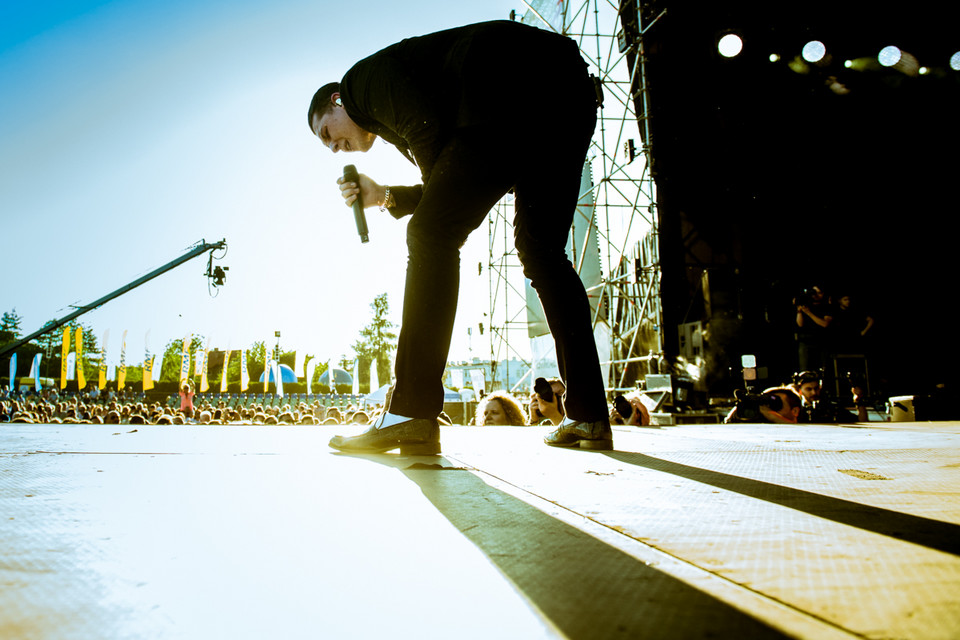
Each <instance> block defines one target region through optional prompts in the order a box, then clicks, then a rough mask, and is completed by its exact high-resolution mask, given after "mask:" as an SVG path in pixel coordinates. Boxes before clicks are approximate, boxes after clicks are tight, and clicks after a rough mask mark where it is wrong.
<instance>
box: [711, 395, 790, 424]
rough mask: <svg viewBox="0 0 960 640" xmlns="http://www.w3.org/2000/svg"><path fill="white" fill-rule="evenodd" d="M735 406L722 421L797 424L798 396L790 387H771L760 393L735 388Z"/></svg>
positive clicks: (728, 422)
mask: <svg viewBox="0 0 960 640" xmlns="http://www.w3.org/2000/svg"><path fill="white" fill-rule="evenodd" d="M735 395H736V396H737V406H735V407H734V408H733V410H732V411H730V413H729V414H728V415H727V417H726V419H725V420H724V423H726V424H730V423H743V422H757V423H764V424H797V418H798V417H799V416H800V396H799V395H797V392H796V391H794V390H793V389H791V388H790V387H772V388H770V389H767V390H765V391H764V392H763V393H762V394H760V395H754V394H749V393H743V392H742V391H740V390H739V389H738V390H737V392H736V394H735Z"/></svg>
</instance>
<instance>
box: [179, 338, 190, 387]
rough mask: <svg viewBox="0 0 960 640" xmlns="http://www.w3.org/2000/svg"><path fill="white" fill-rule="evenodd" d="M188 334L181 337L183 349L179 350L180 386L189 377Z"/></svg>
mask: <svg viewBox="0 0 960 640" xmlns="http://www.w3.org/2000/svg"><path fill="white" fill-rule="evenodd" d="M190 335H191V334H189V333H188V334H187V336H186V337H185V338H184V339H183V349H181V351H180V386H183V383H184V381H186V380H187V379H188V378H189V377H190Z"/></svg>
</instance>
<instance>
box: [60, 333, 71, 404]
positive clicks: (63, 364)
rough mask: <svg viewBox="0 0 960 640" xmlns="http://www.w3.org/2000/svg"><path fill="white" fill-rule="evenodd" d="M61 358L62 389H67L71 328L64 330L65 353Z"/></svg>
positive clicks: (63, 352)
mask: <svg viewBox="0 0 960 640" xmlns="http://www.w3.org/2000/svg"><path fill="white" fill-rule="evenodd" d="M61 354H62V357H61V358H60V388H61V389H66V388H67V356H68V355H70V327H64V328H63V351H62V352H61Z"/></svg>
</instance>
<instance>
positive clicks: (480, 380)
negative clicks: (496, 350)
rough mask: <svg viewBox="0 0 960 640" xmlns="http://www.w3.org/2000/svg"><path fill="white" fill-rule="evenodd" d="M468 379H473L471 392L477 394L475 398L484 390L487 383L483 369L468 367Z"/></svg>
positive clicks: (478, 397)
mask: <svg viewBox="0 0 960 640" xmlns="http://www.w3.org/2000/svg"><path fill="white" fill-rule="evenodd" d="M470 380H471V381H473V392H474V393H475V394H477V400H479V399H480V395H481V394H482V393H483V392H484V391H485V390H486V388H487V383H486V380H485V378H484V375H483V369H470Z"/></svg>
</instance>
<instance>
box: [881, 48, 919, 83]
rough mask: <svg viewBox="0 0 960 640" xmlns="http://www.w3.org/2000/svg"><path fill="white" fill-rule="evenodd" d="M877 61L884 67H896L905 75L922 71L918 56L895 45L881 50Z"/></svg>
mask: <svg viewBox="0 0 960 640" xmlns="http://www.w3.org/2000/svg"><path fill="white" fill-rule="evenodd" d="M877 62H879V63H880V64H881V65H883V66H884V67H888V68H893V69H896V70H897V71H899V72H900V73H902V74H904V75H908V76H915V75H917V74H918V73H920V63H919V62H918V61H917V58H916V57H915V56H914V55H913V54H911V53H909V52H907V51H903V50H901V49H899V48H898V47H894V46H893V45H891V46H889V47H884V48H883V49H881V50H880V53H879V54H877Z"/></svg>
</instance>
